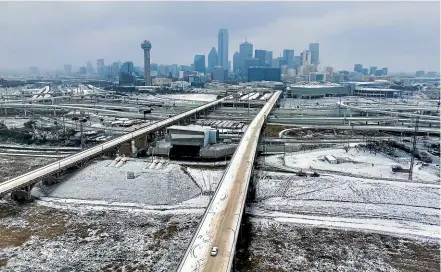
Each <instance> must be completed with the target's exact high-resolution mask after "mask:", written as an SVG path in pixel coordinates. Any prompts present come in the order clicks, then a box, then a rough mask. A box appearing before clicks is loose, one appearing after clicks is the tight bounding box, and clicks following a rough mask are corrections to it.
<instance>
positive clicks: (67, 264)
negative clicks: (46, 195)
mask: <svg viewBox="0 0 441 272" xmlns="http://www.w3.org/2000/svg"><path fill="white" fill-rule="evenodd" d="M201 215H202V213H200V212H198V213H192V212H188V213H186V214H174V215H173V214H168V213H164V214H162V213H160V212H158V213H143V212H139V211H136V210H133V209H126V210H124V211H112V210H100V211H95V210H87V209H70V210H62V209H56V208H48V207H44V206H41V205H38V204H35V203H34V204H29V205H26V206H21V207H17V206H11V205H10V204H0V219H1V220H0V236H1V237H2V239H1V240H0V270H1V271H8V272H9V271H10V272H12V271H14V272H21V271H23V272H28V271H152V272H153V271H154V272H156V271H173V270H174V269H175V268H176V266H177V264H178V262H179V260H180V257H181V256H182V254H183V253H184V250H185V247H186V244H187V243H188V242H189V240H190V239H191V235H192V233H193V232H194V230H195V228H196V226H197V223H198V220H199V217H200V216H201Z"/></svg>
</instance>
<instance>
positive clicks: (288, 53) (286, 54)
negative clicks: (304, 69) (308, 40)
mask: <svg viewBox="0 0 441 272" xmlns="http://www.w3.org/2000/svg"><path fill="white" fill-rule="evenodd" d="M283 59H284V60H285V62H286V65H288V68H294V50H292V49H283Z"/></svg>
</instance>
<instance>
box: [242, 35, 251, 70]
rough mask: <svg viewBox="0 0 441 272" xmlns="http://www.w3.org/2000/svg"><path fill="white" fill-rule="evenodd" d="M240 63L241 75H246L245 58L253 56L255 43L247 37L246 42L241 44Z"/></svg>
mask: <svg viewBox="0 0 441 272" xmlns="http://www.w3.org/2000/svg"><path fill="white" fill-rule="evenodd" d="M239 54H240V64H239V69H240V71H241V75H245V73H246V72H245V68H244V67H245V66H244V65H245V60H246V59H249V58H252V57H253V44H252V43H249V42H248V41H247V40H246V39H245V42H243V43H241V44H240V45H239Z"/></svg>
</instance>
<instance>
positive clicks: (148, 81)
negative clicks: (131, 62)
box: [141, 40, 152, 86]
mask: <svg viewBox="0 0 441 272" xmlns="http://www.w3.org/2000/svg"><path fill="white" fill-rule="evenodd" d="M141 48H142V50H144V78H145V86H150V85H152V79H151V77H150V49H152V44H151V43H150V42H149V41H147V40H144V41H143V42H142V43H141Z"/></svg>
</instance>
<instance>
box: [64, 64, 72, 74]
mask: <svg viewBox="0 0 441 272" xmlns="http://www.w3.org/2000/svg"><path fill="white" fill-rule="evenodd" d="M64 73H65V74H66V75H70V74H71V73H72V65H70V64H65V65H64Z"/></svg>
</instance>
